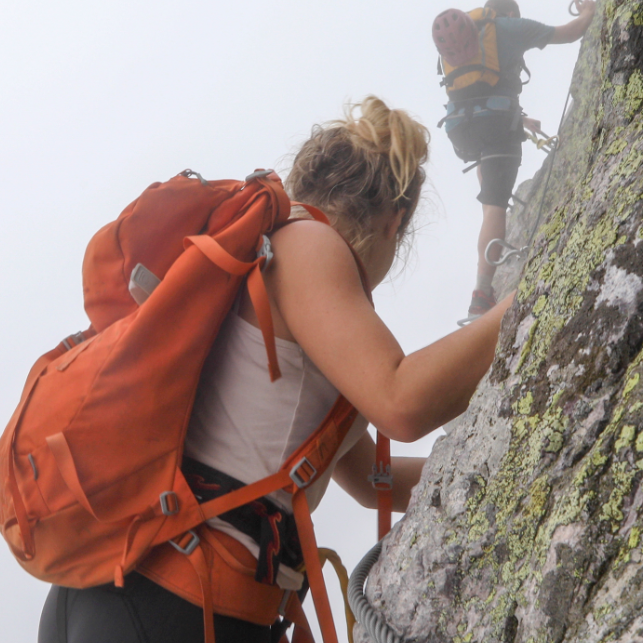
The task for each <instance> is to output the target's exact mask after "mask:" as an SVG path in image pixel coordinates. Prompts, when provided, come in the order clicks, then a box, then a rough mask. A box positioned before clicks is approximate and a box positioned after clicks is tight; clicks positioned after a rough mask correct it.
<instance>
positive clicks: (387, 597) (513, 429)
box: [356, 0, 643, 643]
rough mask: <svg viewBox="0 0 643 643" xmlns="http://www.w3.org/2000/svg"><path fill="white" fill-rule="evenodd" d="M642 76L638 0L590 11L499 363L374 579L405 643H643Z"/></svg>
mask: <svg viewBox="0 0 643 643" xmlns="http://www.w3.org/2000/svg"><path fill="white" fill-rule="evenodd" d="M642 70H643V5H642V4H641V2H640V0H605V1H603V2H600V3H599V6H598V8H597V15H596V17H595V19H594V22H593V24H592V26H591V27H590V31H589V32H588V33H587V35H586V37H585V40H584V43H583V45H582V48H581V54H580V58H579V62H578V64H577V67H576V70H575V73H574V78H573V83H572V97H573V104H572V106H571V108H570V109H569V110H568V115H567V117H566V120H565V122H564V125H563V128H562V131H561V145H560V148H559V150H558V152H557V154H556V156H555V158H554V159H553V161H554V165H553V172H552V174H551V179H550V181H549V185H548V189H547V191H546V193H544V187H545V185H544V184H545V181H546V178H547V173H548V170H549V167H548V165H547V164H548V163H551V162H552V156H551V155H550V156H549V157H548V161H547V163H546V164H545V166H544V167H543V169H542V170H541V171H540V172H539V174H537V175H536V177H535V178H534V179H533V181H531V182H530V184H529V185H525V186H522V190H521V192H520V193H519V195H521V198H522V200H524V201H527V202H528V205H527V206H526V207H525V208H523V210H522V211H517V212H516V213H514V219H515V220H520V221H521V223H520V225H519V226H516V225H515V224H514V226H513V227H514V236H513V238H512V237H510V239H511V240H513V241H514V243H516V244H517V245H519V244H520V243H524V242H525V241H526V237H528V236H529V234H530V232H531V228H532V226H533V224H534V223H535V219H536V218H537V216H538V210H539V207H540V203H541V200H542V199H543V198H544V201H543V216H542V219H541V221H540V224H541V225H540V228H539V231H538V234H537V235H536V236H535V239H534V242H533V245H532V248H531V250H530V253H529V256H528V258H527V261H526V263H525V265H524V267H522V272H521V273H520V275H519V280H518V279H517V277H518V275H516V276H515V280H514V285H515V284H516V283H517V284H518V295H517V300H516V302H515V304H514V306H513V307H512V309H511V310H510V311H509V313H508V314H507V316H506V318H505V321H504V324H503V330H502V333H501V338H500V342H499V346H498V350H497V353H496V359H495V362H494V364H493V367H492V369H491V371H490V373H489V375H488V376H487V378H486V379H485V380H484V381H483V383H482V384H481V386H480V388H479V390H478V392H477V393H476V395H475V397H474V399H473V400H472V403H471V406H470V408H469V410H468V411H467V412H466V413H465V414H464V415H463V416H461V417H460V418H458V420H456V421H454V422H452V423H451V425H449V426H447V427H446V431H447V435H446V436H445V437H443V438H441V439H440V440H439V441H438V442H437V443H436V445H435V448H434V450H433V453H432V454H431V456H430V458H429V460H428V461H427V464H426V466H425V470H424V474H423V478H422V481H421V482H420V484H419V485H418V486H417V487H416V489H415V491H414V496H413V500H412V502H411V506H410V508H409V511H408V514H407V515H406V517H405V518H404V520H402V521H401V522H400V523H399V524H398V525H397V526H396V527H395V529H394V530H393V532H392V533H391V534H390V536H389V537H388V539H387V540H386V541H385V545H384V550H383V554H382V556H381V558H380V560H379V562H378V563H377V564H376V566H375V567H374V568H373V570H372V572H371V575H370V578H369V581H368V584H367V592H366V594H367V597H368V599H369V601H370V602H371V604H372V605H373V606H374V607H375V608H376V609H377V610H379V611H380V613H381V614H382V615H383V616H384V617H385V619H386V621H387V622H388V624H389V625H390V626H391V627H392V628H393V629H394V630H395V631H397V632H398V633H399V634H400V635H402V636H403V637H404V638H405V639H408V640H417V641H426V642H431V643H438V642H439V643H442V642H444V643H446V642H449V643H474V642H480V643H482V642H483V641H484V642H485V643H491V642H499V643H557V642H561V641H565V642H572V641H573V642H578V643H580V642H582V643H592V642H598V641H621V642H623V643H626V642H627V643H630V642H634V641H643V553H642V547H643V520H642V519H643V487H642V486H641V481H642V479H643V377H642V374H643V350H642V349H643V221H642V219H643V201H642V198H643V197H642V195H643V114H642V110H641V107H642V105H643V72H642ZM543 194H544V197H543ZM518 228H521V229H522V231H521V232H520V234H522V235H523V238H522V239H519V238H517V236H516V235H518V236H519V234H518ZM518 268H520V267H518ZM513 270H514V273H513V274H514V275H515V271H516V266H514V268H513ZM512 279H514V276H512V269H511V268H504V269H503V270H502V271H499V274H498V281H499V282H500V283H501V284H502V287H503V288H504V289H508V288H510V287H511V286H512V283H511V282H512ZM356 641H359V642H361V643H366V642H367V641H370V639H369V638H368V636H367V635H366V634H365V632H364V630H363V629H361V628H360V627H359V626H358V628H357V632H356Z"/></svg>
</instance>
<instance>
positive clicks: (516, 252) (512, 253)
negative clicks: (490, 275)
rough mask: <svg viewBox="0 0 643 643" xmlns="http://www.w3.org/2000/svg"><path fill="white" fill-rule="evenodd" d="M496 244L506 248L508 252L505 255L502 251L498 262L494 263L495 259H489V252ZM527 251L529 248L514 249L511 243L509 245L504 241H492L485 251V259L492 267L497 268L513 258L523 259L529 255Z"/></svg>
mask: <svg viewBox="0 0 643 643" xmlns="http://www.w3.org/2000/svg"><path fill="white" fill-rule="evenodd" d="M496 244H498V245H499V246H500V247H501V248H504V249H505V250H506V251H507V252H506V253H505V254H504V255H503V254H502V250H501V251H500V256H499V257H498V259H497V260H496V261H494V260H493V259H490V258H489V251H490V250H491V248H492V247H493V246H494V245H496ZM527 250H529V246H523V247H522V248H514V246H512V245H511V244H510V243H507V242H506V241H505V240H504V239H492V240H491V241H490V242H489V245H487V248H486V249H485V251H484V258H485V261H486V262H487V263H488V264H489V265H490V266H495V267H496V268H497V267H498V266H502V264H504V263H507V261H509V259H511V257H517V258H518V259H522V258H523V257H524V256H525V254H526V253H527Z"/></svg>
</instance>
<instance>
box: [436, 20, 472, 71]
mask: <svg viewBox="0 0 643 643" xmlns="http://www.w3.org/2000/svg"><path fill="white" fill-rule="evenodd" d="M432 34H433V42H435V46H436V47H437V48H438V52H439V53H440V56H442V58H443V59H444V60H445V61H446V62H447V63H448V64H449V65H451V66H452V67H459V66H461V65H464V64H465V63H466V62H468V61H469V60H472V59H473V58H475V57H476V56H477V55H478V52H479V51H480V45H479V43H478V29H477V27H476V25H475V22H474V21H473V19H472V18H471V16H470V15H469V14H467V13H465V12H464V11H460V9H447V10H446V11H443V12H442V13H441V14H439V15H438V16H437V18H436V19H435V20H434V21H433V28H432Z"/></svg>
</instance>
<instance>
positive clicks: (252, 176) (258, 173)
mask: <svg viewBox="0 0 643 643" xmlns="http://www.w3.org/2000/svg"><path fill="white" fill-rule="evenodd" d="M273 173H274V170H257V171H256V172H253V173H252V174H248V176H246V180H245V183H250V181H254V180H255V179H264V178H266V177H267V176H270V175H271V174H273Z"/></svg>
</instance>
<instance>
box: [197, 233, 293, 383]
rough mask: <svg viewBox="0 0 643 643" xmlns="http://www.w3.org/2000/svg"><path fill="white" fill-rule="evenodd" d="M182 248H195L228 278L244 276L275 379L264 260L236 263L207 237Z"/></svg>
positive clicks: (270, 370)
mask: <svg viewBox="0 0 643 643" xmlns="http://www.w3.org/2000/svg"><path fill="white" fill-rule="evenodd" d="M184 245H185V246H186V247H187V246H189V245H194V246H196V247H197V248H198V249H199V250H200V251H201V252H202V253H203V254H204V255H205V256H206V257H207V258H208V259H209V260H210V261H211V262H212V263H213V264H215V265H216V266H219V268H222V269H223V270H225V271H226V272H229V273H230V274H232V275H237V276H238V277H242V276H244V275H248V293H249V295H250V300H251V301H252V305H253V306H254V309H255V313H256V314H257V319H258V321H259V328H260V329H261V334H262V336H263V340H264V343H265V345H266V353H267V354H268V370H269V372H270V381H272V382H274V381H275V380H277V379H279V378H280V377H281V372H280V370H279V364H278V361H277V347H276V345H275V333H274V328H273V324H272V312H271V310H270V300H269V299H268V293H267V292H266V285H265V283H264V281H263V275H262V274H261V268H262V267H263V265H264V263H265V262H266V258H265V257H258V258H257V259H255V260H254V261H252V262H249V263H248V262H245V261H240V260H239V259H237V258H236V257H233V256H232V255H231V254H230V253H229V252H227V251H226V250H224V249H223V247H222V246H221V245H220V244H219V242H218V241H216V240H215V239H213V238H212V237H210V236H208V235H200V236H193V237H187V238H186V239H185V242H184Z"/></svg>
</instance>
